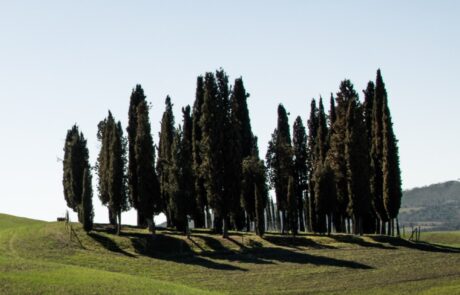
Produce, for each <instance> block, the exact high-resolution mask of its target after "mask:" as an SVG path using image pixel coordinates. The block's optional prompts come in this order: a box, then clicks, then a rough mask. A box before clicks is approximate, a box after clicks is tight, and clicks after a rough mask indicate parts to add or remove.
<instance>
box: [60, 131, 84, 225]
mask: <svg viewBox="0 0 460 295" xmlns="http://www.w3.org/2000/svg"><path fill="white" fill-rule="evenodd" d="M89 167H90V166H89V152H88V148H87V146H86V139H85V137H84V135H83V133H81V132H79V130H78V126H77V125H74V126H72V128H71V129H70V130H68V131H67V136H66V140H65V145H64V160H63V172H64V173H63V181H62V183H63V186H64V197H65V200H66V203H67V206H68V207H69V208H71V209H72V210H73V211H74V212H77V213H78V217H79V221H80V222H83V220H82V219H81V216H82V215H81V214H80V209H81V203H82V196H83V188H84V187H83V182H84V175H83V174H84V171H85V169H90V168H89Z"/></svg>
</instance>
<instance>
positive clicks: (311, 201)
mask: <svg viewBox="0 0 460 295" xmlns="http://www.w3.org/2000/svg"><path fill="white" fill-rule="evenodd" d="M307 126H308V138H307V169H308V202H307V205H308V207H307V208H306V210H305V212H306V213H307V214H308V217H307V218H306V220H307V222H308V224H307V230H308V231H309V232H315V231H316V215H315V208H316V206H315V183H314V165H315V161H316V160H315V150H316V147H315V143H316V137H317V133H318V108H317V107H316V100H315V99H314V98H313V99H312V100H311V104H310V118H309V119H308V122H307Z"/></svg>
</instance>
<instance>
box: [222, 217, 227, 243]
mask: <svg viewBox="0 0 460 295" xmlns="http://www.w3.org/2000/svg"><path fill="white" fill-rule="evenodd" d="M222 222H223V230H222V237H223V238H224V239H226V238H228V217H224V218H223V219H222Z"/></svg>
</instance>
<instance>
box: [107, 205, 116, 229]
mask: <svg viewBox="0 0 460 295" xmlns="http://www.w3.org/2000/svg"><path fill="white" fill-rule="evenodd" d="M107 209H108V210H109V223H110V224H111V225H114V226H116V225H117V215H116V214H114V213H113V212H112V210H110V208H107Z"/></svg>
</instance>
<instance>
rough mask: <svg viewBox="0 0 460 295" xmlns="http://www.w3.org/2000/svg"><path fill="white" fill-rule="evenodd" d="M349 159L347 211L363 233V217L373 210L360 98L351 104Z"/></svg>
mask: <svg viewBox="0 0 460 295" xmlns="http://www.w3.org/2000/svg"><path fill="white" fill-rule="evenodd" d="M348 105H349V106H348V114H347V125H346V137H345V160H346V165H347V185H348V196H349V200H348V206H347V213H348V215H349V216H351V217H352V219H353V233H354V234H360V235H362V234H363V219H362V217H363V216H364V215H365V214H367V212H369V210H370V200H369V195H370V191H369V149H368V147H367V135H366V123H365V121H364V117H363V111H362V106H361V105H360V103H359V101H358V100H357V98H355V99H351V100H350V101H349V103H348Z"/></svg>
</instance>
